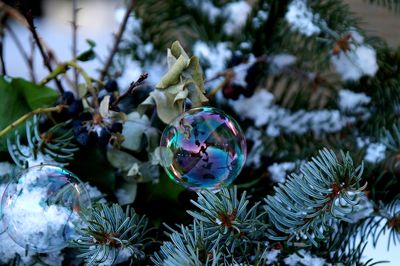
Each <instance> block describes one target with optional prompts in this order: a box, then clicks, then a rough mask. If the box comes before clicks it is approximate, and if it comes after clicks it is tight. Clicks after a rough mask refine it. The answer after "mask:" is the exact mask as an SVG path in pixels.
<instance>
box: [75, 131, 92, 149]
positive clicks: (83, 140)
mask: <svg viewBox="0 0 400 266" xmlns="http://www.w3.org/2000/svg"><path fill="white" fill-rule="evenodd" d="M76 141H77V142H78V143H79V144H81V145H82V146H88V145H89V134H88V132H87V131H86V132H82V133H80V134H79V135H78V136H77V137H76Z"/></svg>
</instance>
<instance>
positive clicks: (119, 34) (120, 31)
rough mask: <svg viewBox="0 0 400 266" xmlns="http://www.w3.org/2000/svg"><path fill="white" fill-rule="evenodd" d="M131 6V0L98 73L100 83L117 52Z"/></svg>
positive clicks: (132, 2)
mask: <svg viewBox="0 0 400 266" xmlns="http://www.w3.org/2000/svg"><path fill="white" fill-rule="evenodd" d="M133 4H134V1H133V0H132V1H131V4H130V5H129V6H128V8H127V10H126V13H125V15H124V18H123V20H122V23H121V25H120V27H119V29H118V32H117V34H116V35H115V39H114V44H113V47H112V48H111V52H110V54H109V56H108V58H107V60H106V63H105V64H104V67H103V69H102V70H101V71H100V77H99V80H100V81H104V78H105V76H106V75H107V72H108V69H109V68H110V67H111V64H112V62H113V58H114V56H115V54H116V53H117V51H118V46H119V43H120V42H121V39H122V35H123V34H124V31H125V29H126V25H127V23H128V19H129V16H130V14H131V12H132V10H133Z"/></svg>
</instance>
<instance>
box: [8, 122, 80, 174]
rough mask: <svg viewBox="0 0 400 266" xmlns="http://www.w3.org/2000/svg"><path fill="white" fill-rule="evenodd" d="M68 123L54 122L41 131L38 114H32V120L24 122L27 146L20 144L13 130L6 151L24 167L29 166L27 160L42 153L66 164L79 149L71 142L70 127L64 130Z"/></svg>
mask: <svg viewBox="0 0 400 266" xmlns="http://www.w3.org/2000/svg"><path fill="white" fill-rule="evenodd" d="M69 123H70V121H67V122H63V123H59V124H56V125H54V126H53V127H51V128H50V129H48V130H47V131H46V132H43V133H42V132H40V131H39V119H38V116H37V115H34V117H33V121H32V122H31V121H27V122H26V124H25V129H26V130H25V131H26V142H27V144H28V146H22V144H21V136H20V133H19V132H18V131H15V138H14V140H13V141H11V139H10V138H8V139H7V147H8V152H9V154H10V156H11V158H12V159H13V161H14V162H15V164H16V165H17V166H19V167H21V168H26V167H29V166H30V165H29V163H28V162H29V160H37V158H38V156H39V155H43V156H47V157H48V158H51V160H54V161H55V162H57V163H59V164H60V165H67V162H68V161H70V160H72V159H73V157H74V152H76V151H77V150H79V148H78V147H77V146H76V144H74V142H73V141H74V135H73V133H72V129H69V130H65V127H66V126H67V125H68V124H69Z"/></svg>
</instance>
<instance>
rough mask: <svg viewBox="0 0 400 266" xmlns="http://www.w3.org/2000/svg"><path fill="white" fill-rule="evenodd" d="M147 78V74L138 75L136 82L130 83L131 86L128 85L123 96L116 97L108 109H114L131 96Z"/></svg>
mask: <svg viewBox="0 0 400 266" xmlns="http://www.w3.org/2000/svg"><path fill="white" fill-rule="evenodd" d="M148 76H149V75H148V74H147V73H144V74H142V75H140V77H139V78H138V80H136V81H134V82H132V83H131V85H129V88H128V89H127V90H126V92H125V93H124V94H122V95H120V96H118V97H117V98H116V99H115V101H114V102H112V103H111V104H110V109H114V108H115V107H116V106H117V105H118V103H119V102H120V101H121V100H122V99H124V98H126V97H128V96H131V95H132V94H133V92H134V91H135V90H136V89H137V88H138V87H139V86H140V85H141V84H142V83H143V82H144V81H145V80H146V79H147V77H148Z"/></svg>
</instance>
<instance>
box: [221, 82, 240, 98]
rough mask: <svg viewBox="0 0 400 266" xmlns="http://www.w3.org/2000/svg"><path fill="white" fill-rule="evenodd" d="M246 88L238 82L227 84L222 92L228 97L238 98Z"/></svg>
mask: <svg viewBox="0 0 400 266" xmlns="http://www.w3.org/2000/svg"><path fill="white" fill-rule="evenodd" d="M243 90H244V88H243V87H242V86H240V85H237V84H225V86H224V87H223V88H222V94H223V95H224V97H225V98H226V99H232V100H237V99H239V96H240V94H241V93H242V91H243Z"/></svg>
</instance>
